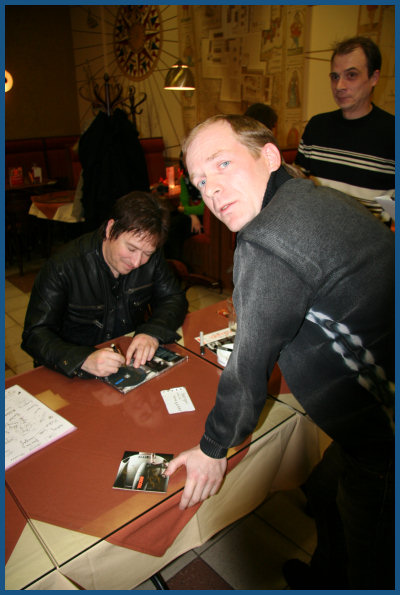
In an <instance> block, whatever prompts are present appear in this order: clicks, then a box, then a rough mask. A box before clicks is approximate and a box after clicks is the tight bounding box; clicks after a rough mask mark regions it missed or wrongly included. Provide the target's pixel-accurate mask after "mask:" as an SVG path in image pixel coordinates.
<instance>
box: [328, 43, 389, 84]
mask: <svg viewBox="0 0 400 595" xmlns="http://www.w3.org/2000/svg"><path fill="white" fill-rule="evenodd" d="M356 48H361V49H362V50H363V51H364V54H365V57H366V58H367V68H368V77H369V78H371V76H372V75H373V74H374V72H375V70H380V69H381V66H382V56H381V52H380V50H379V48H378V46H377V45H376V43H374V42H373V41H372V39H370V38H369V37H351V38H350V39H345V40H343V41H340V42H339V43H337V44H336V45H335V47H334V48H333V54H332V57H331V63H332V62H333V59H334V57H335V56H336V55H339V56H341V55H343V54H349V53H350V52H352V51H353V50H355V49H356Z"/></svg>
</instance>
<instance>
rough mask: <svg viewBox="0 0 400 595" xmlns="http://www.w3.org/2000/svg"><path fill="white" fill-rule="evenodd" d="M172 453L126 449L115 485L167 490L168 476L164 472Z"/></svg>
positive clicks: (118, 486) (147, 490)
mask: <svg viewBox="0 0 400 595" xmlns="http://www.w3.org/2000/svg"><path fill="white" fill-rule="evenodd" d="M172 458H173V455H172V454H157V453H154V452H140V451H125V452H124V455H123V457H122V460H121V462H120V465H119V469H118V473H117V477H116V480H115V482H114V485H113V487H114V488H118V489H122V490H135V491H140V492H166V491H167V487H168V477H165V476H164V472H165V470H166V469H167V467H168V463H169V461H170V460H171V459H172Z"/></svg>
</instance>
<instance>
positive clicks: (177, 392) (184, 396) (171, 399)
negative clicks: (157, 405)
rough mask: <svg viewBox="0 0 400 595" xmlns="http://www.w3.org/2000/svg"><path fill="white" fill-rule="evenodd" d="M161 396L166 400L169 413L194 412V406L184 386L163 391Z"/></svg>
mask: <svg viewBox="0 0 400 595" xmlns="http://www.w3.org/2000/svg"><path fill="white" fill-rule="evenodd" d="M161 396H162V398H163V399H164V403H165V406H166V408H167V409H168V413H183V412H184V411H194V410H195V408H194V405H193V403H192V401H191V399H190V397H189V393H188V392H187V390H186V388H185V387H184V386H177V387H176V388H169V389H168V390H162V391H161Z"/></svg>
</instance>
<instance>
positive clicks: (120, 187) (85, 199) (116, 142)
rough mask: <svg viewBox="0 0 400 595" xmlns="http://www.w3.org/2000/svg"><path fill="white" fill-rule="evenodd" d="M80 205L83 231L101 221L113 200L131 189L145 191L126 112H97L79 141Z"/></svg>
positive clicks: (141, 159) (140, 156) (135, 136)
mask: <svg viewBox="0 0 400 595" xmlns="http://www.w3.org/2000/svg"><path fill="white" fill-rule="evenodd" d="M79 160H80V162H81V165H82V177H83V186H82V206H83V209H84V217H85V221H86V227H87V231H90V230H93V229H95V228H97V227H99V225H101V223H103V222H104V221H105V220H106V219H107V218H108V217H109V214H110V209H111V207H112V205H113V204H114V202H115V201H116V200H117V199H118V198H120V197H121V196H124V195H125V194H127V193H128V192H131V191H132V190H144V191H149V189H150V188H149V178H148V173H147V165H146V160H145V156H144V152H143V149H142V146H141V144H140V141H139V136H138V132H137V130H136V127H135V126H134V124H133V123H132V122H131V121H130V120H129V119H128V116H127V114H126V112H124V111H123V110H121V109H119V108H118V109H115V110H114V111H113V112H111V113H110V115H107V114H106V113H104V112H102V111H101V112H99V113H98V114H97V116H96V117H95V119H94V120H93V122H92V123H91V125H90V126H89V128H88V129H87V130H86V131H85V132H84V133H83V134H82V136H81V138H80V141H79Z"/></svg>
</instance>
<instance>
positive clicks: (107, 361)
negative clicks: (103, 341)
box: [81, 344, 125, 377]
mask: <svg viewBox="0 0 400 595" xmlns="http://www.w3.org/2000/svg"><path fill="white" fill-rule="evenodd" d="M124 363H125V357H124V355H123V354H122V353H121V350H119V349H118V347H117V346H116V345H114V344H112V345H110V346H109V347H103V348H102V349H95V350H94V351H93V352H92V353H91V354H90V355H89V356H88V357H87V358H86V359H85V361H84V362H83V364H82V366H81V369H82V370H84V371H85V372H89V374H93V376H100V377H104V376H109V375H110V374H115V372H118V370H119V368H120V367H121V366H122V365H123V364H124Z"/></svg>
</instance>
